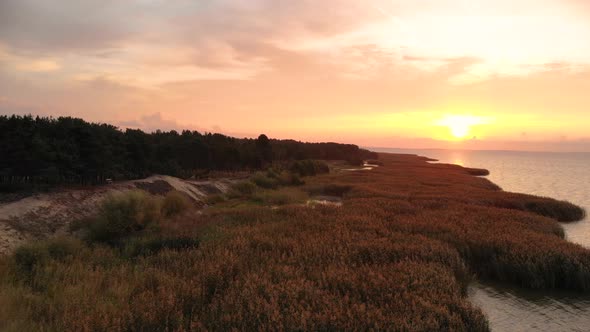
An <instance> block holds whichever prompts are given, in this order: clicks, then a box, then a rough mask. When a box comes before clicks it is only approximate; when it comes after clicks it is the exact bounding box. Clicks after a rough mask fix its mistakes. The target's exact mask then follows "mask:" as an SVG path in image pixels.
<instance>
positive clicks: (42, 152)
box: [0, 115, 376, 192]
mask: <svg viewBox="0 0 590 332" xmlns="http://www.w3.org/2000/svg"><path fill="white" fill-rule="evenodd" d="M0 155H1V156H2V158H1V159H0V191H3V192H11V191H17V190H22V189H30V188H41V187H45V188H46V187H51V186H55V185H63V184H100V183H104V182H106V181H107V179H112V180H125V179H138V178H143V177H146V176H149V175H152V174H163V175H171V176H177V177H182V178H190V177H192V176H195V175H198V174H203V172H207V171H209V170H223V171H235V170H256V169H262V168H265V167H268V165H269V164H271V163H274V162H282V161H290V160H304V159H322V160H346V161H348V162H350V163H353V164H359V163H361V162H362V161H363V160H364V159H371V158H376V154H375V153H373V152H370V151H368V150H364V149H360V148H359V147H358V146H356V145H352V144H338V143H303V142H298V141H295V140H276V139H269V138H268V137H267V136H266V135H264V134H261V135H260V136H259V137H258V138H256V139H250V138H234V137H229V136H225V135H222V134H214V133H199V132H197V131H190V130H184V131H182V132H181V133H179V132H177V131H174V130H172V131H160V130H158V131H156V132H153V133H146V132H143V131H142V130H139V129H126V130H124V131H123V130H121V129H119V128H117V127H116V126H113V125H110V124H104V123H90V122H87V121H84V120H83V119H79V118H73V117H58V118H52V117H33V116H31V115H27V116H17V115H12V116H0Z"/></svg>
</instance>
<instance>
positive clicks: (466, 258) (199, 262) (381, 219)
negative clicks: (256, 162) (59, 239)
mask: <svg viewBox="0 0 590 332" xmlns="http://www.w3.org/2000/svg"><path fill="white" fill-rule="evenodd" d="M380 161H381V162H382V163H383V166H382V167H378V168H376V169H374V170H373V171H370V172H367V171H361V172H345V173H344V172H343V173H338V174H330V175H323V176H316V177H309V178H306V182H307V184H306V188H301V190H304V189H305V190H307V191H309V192H322V193H324V192H331V193H332V192H337V193H338V194H339V195H341V196H343V197H344V204H343V206H342V207H331V206H314V207H305V206H301V205H289V204H287V205H284V206H282V207H281V208H278V209H271V208H269V207H267V206H256V205H250V206H247V207H245V208H215V209H209V210H206V212H205V213H204V214H196V213H190V212H189V213H184V214H180V215H178V216H176V217H174V218H172V219H169V220H167V221H165V222H161V223H160V224H161V225H160V226H161V227H160V229H159V230H158V232H157V233H154V234H150V235H149V236H148V235H146V234H144V235H143V236H144V237H142V238H139V239H131V240H129V242H128V249H127V250H123V251H121V250H120V249H118V248H112V247H107V246H101V245H93V246H84V247H83V248H82V249H80V250H76V251H74V253H70V251H68V250H65V249H64V250H62V251H65V252H66V253H67V254H63V255H62V254H60V255H58V256H59V257H57V256H56V257H53V256H52V255H51V254H50V252H49V251H48V249H46V250H44V249H35V250H33V254H35V255H36V254H38V255H40V257H41V259H40V260H39V263H36V264H34V267H33V268H30V269H27V270H26V271H29V272H27V273H28V274H27V275H26V278H25V277H23V275H24V274H23V273H22V272H21V271H19V270H18V266H19V265H18V264H17V263H15V259H16V257H12V258H7V259H5V260H4V261H2V262H1V264H0V275H1V276H2V280H1V283H0V322H2V323H0V329H7V330H15V331H16V330H63V331H91V330H93V331H95V330H109V331H123V330H175V331H188V330H231V329H238V330H328V329H335V330H345V329H346V330H367V329H375V330H399V331H439V330H446V331H486V330H488V326H487V322H486V320H485V318H484V316H483V315H482V313H481V311H480V310H479V309H477V308H474V307H473V306H472V305H471V304H470V303H469V302H468V300H467V299H466V297H465V289H466V285H467V283H468V282H469V280H470V279H471V276H472V274H473V273H477V274H478V275H480V276H481V277H487V278H492V279H497V280H505V281H508V282H512V283H515V284H519V285H522V286H525V287H533V288H567V289H576V290H579V291H589V290H590V251H589V250H587V249H584V248H582V247H580V246H577V245H574V244H571V243H568V242H566V241H565V240H563V231H562V229H561V227H560V226H559V224H558V223H557V222H556V221H555V220H554V219H551V218H548V217H547V216H552V217H555V216H558V217H563V218H561V219H568V220H569V219H573V218H574V217H576V213H577V212H576V213H572V214H570V213H569V212H567V211H570V210H577V208H572V206H570V205H569V204H567V203H563V202H559V201H555V200H551V199H547V198H538V197H532V196H528V195H519V194H511V193H505V192H502V191H499V190H498V189H497V187H496V186H494V185H493V184H491V183H490V182H489V181H487V180H486V179H483V178H480V177H474V176H471V175H469V171H467V170H465V169H464V168H461V167H455V166H451V165H432V164H428V163H426V162H425V161H424V159H421V158H417V157H413V156H408V155H382V156H381V158H380ZM281 190H284V189H281ZM289 190H290V192H291V191H292V190H295V189H294V188H290V189H289ZM291 194H293V192H291ZM242 199H244V200H249V199H252V198H251V197H246V198H242ZM531 202H533V203H531ZM269 204H270V203H269ZM146 236H147V237H146ZM158 239H160V240H158ZM174 239H176V241H175V240H174ZM65 247H66V248H70V246H65ZM41 248H44V247H43V246H41ZM39 252H41V253H40V254H39ZM45 252H47V254H46V253H45ZM130 252H131V253H132V254H129V253H130ZM125 253H127V254H125ZM25 258H26V257H25ZM24 261H25V263H26V262H28V260H27V259H25V260H24ZM26 266H28V265H26Z"/></svg>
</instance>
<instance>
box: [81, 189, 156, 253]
mask: <svg viewBox="0 0 590 332" xmlns="http://www.w3.org/2000/svg"><path fill="white" fill-rule="evenodd" d="M160 217H161V215H160V202H159V200H158V199H157V198H156V197H153V196H150V195H148V194H146V193H145V192H143V191H129V192H125V193H119V194H113V195H111V196H108V197H107V198H106V199H105V200H104V201H103V202H102V204H101V206H100V208H99V211H98V216H97V217H96V218H95V220H94V221H92V222H91V223H90V227H89V230H88V239H89V240H91V241H98V242H107V243H115V242H117V241H118V240H119V239H120V238H121V237H124V236H127V235H129V234H131V233H134V232H137V231H141V230H144V229H145V228H146V227H148V226H149V225H151V224H155V223H158V222H159V221H160Z"/></svg>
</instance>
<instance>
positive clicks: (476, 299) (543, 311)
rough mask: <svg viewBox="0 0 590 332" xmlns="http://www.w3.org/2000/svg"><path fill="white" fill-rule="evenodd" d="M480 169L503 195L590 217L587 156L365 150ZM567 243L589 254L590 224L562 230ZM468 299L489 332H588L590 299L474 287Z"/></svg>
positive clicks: (497, 286) (584, 222)
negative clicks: (561, 203) (551, 203)
mask: <svg viewBox="0 0 590 332" xmlns="http://www.w3.org/2000/svg"><path fill="white" fill-rule="evenodd" d="M370 150H372V151H378V152H392V153H411V154H418V155H422V156H426V157H430V158H434V159H438V160H439V162H444V163H451V164H458V165H462V166H466V167H476V168H485V169H488V170H489V171H490V175H489V176H488V178H489V179H490V180H491V181H492V182H494V183H495V184H497V185H499V186H500V187H502V189H504V190H506V191H513V192H521V193H527V194H533V195H539V196H548V197H553V198H557V199H562V200H568V201H570V202H572V203H575V204H577V205H579V206H582V207H583V208H585V209H586V211H590V188H589V187H588V186H590V153H553V152H520V151H519V152H515V151H453V150H406V149H386V148H370ZM562 226H563V228H564V230H565V233H566V237H567V239H568V240H569V241H572V242H575V243H578V244H580V245H582V246H585V247H588V248H590V220H589V219H588V218H586V219H585V220H582V221H579V222H575V223H569V224H562ZM469 297H470V299H471V301H472V302H473V303H475V304H476V305H478V306H479V307H480V308H482V310H483V311H484V313H485V314H486V316H487V317H488V320H489V321H490V325H491V327H492V330H493V331H590V296H581V295H579V294H576V293H571V292H553V291H551V292H549V291H532V290H525V289H520V288H516V287H513V286H507V285H500V284H493V283H474V284H473V285H471V287H470V290H469Z"/></svg>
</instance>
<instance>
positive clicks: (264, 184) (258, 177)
mask: <svg viewBox="0 0 590 332" xmlns="http://www.w3.org/2000/svg"><path fill="white" fill-rule="evenodd" d="M272 175H273V176H274V174H272ZM250 181H252V182H253V183H254V184H256V185H257V186H258V187H260V188H265V189H275V188H277V187H278V186H279V181H278V180H277V179H276V178H274V177H270V176H269V175H268V174H264V173H260V172H259V173H256V174H254V175H253V176H252V177H251V178H250Z"/></svg>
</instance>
